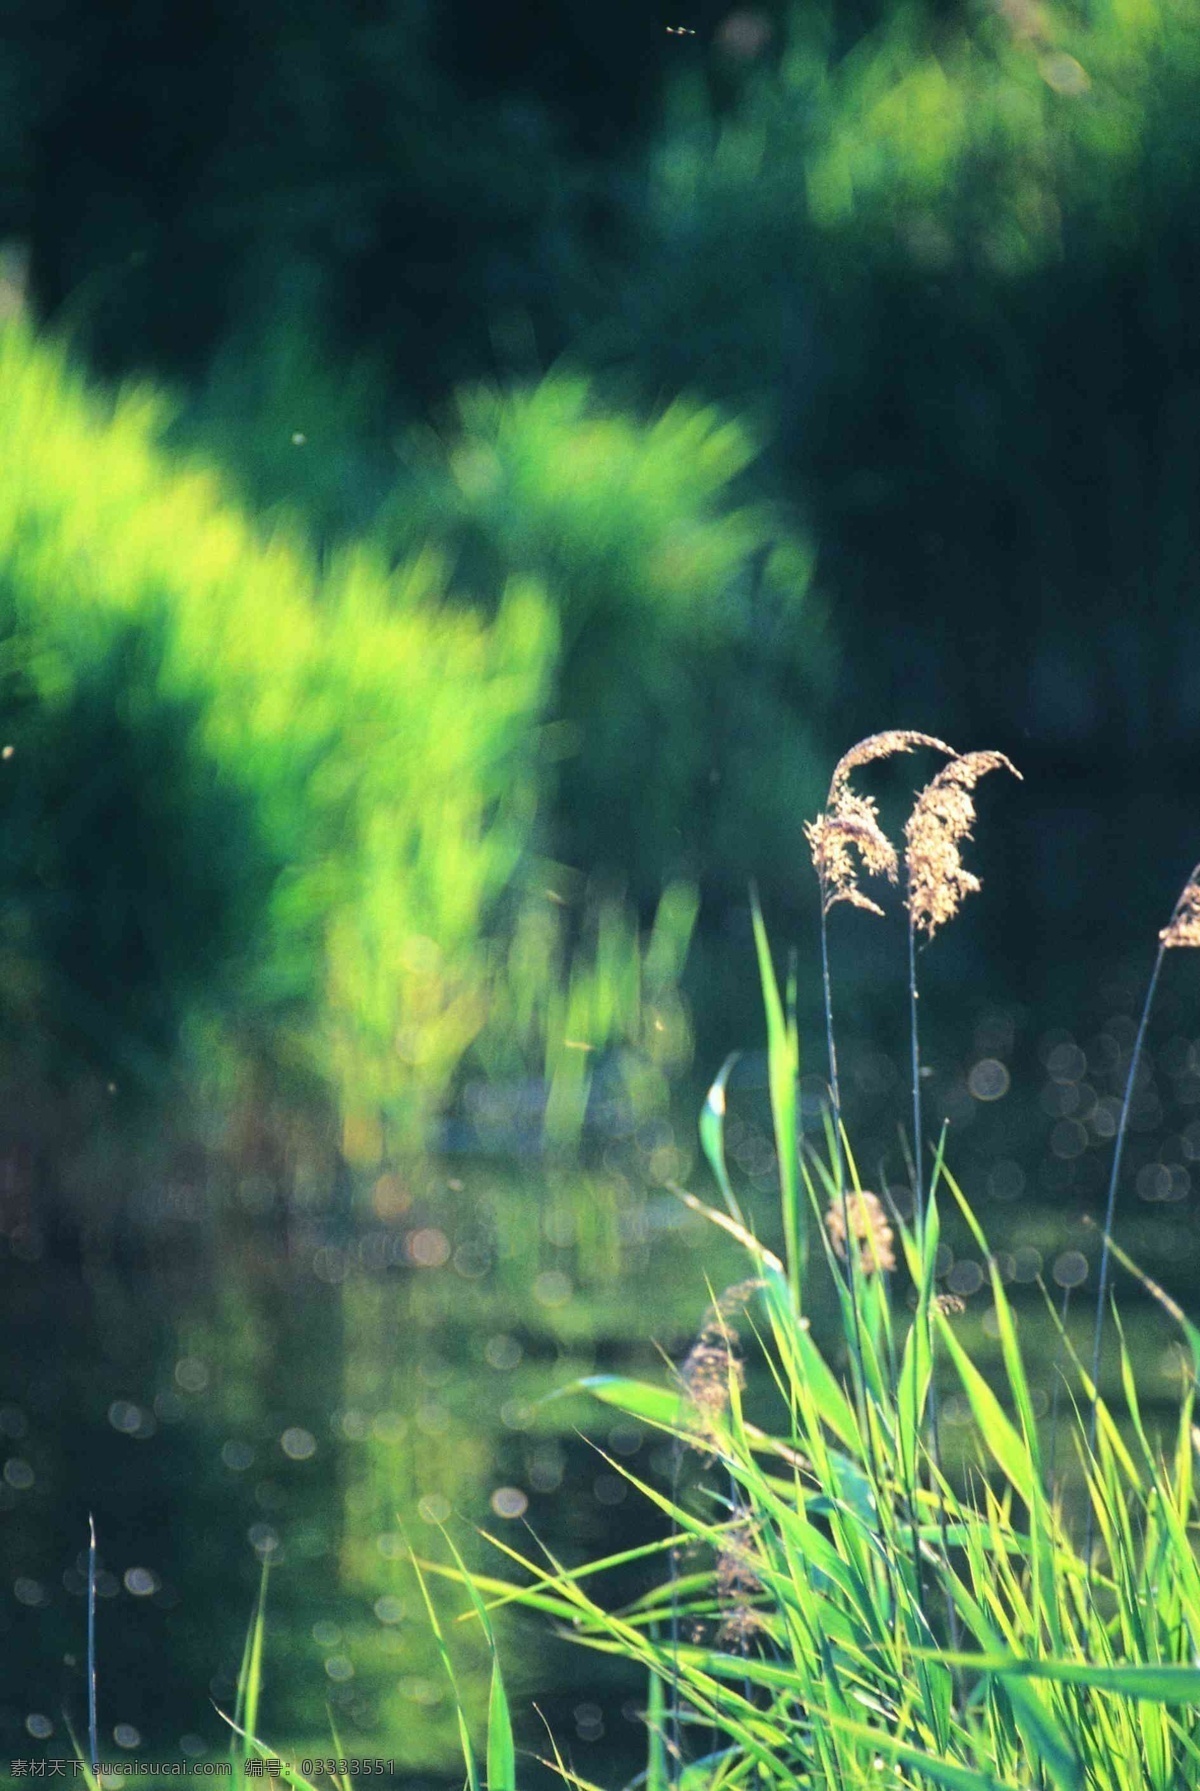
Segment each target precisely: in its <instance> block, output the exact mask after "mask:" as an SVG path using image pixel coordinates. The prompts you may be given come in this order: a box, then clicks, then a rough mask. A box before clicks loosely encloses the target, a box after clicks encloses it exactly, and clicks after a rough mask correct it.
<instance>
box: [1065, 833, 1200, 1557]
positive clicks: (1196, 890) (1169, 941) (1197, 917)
mask: <svg viewBox="0 0 1200 1791" xmlns="http://www.w3.org/2000/svg"><path fill="white" fill-rule="evenodd" d="M1198 945H1200V864H1197V865H1195V866H1193V868H1192V872H1191V875H1190V876H1189V877H1188V880H1187V882H1186V883H1185V884H1184V886H1183V889H1182V890H1181V891H1180V894H1179V899H1178V901H1177V902H1176V903H1175V906H1174V908H1173V909H1172V910H1171V918H1170V920H1169V921H1168V922H1167V924H1166V926H1165V927H1163V928H1162V930H1161V932H1160V933H1159V935H1158V951H1157V952H1156V953H1155V957H1154V968H1153V970H1152V971H1151V973H1150V981H1149V983H1148V984H1147V987H1146V999H1145V1001H1144V1002H1143V1003H1142V1017H1141V1019H1140V1020H1139V1022H1138V1029H1137V1034H1136V1036H1135V1038H1134V1041H1133V1050H1132V1052H1131V1053H1130V1057H1129V1072H1128V1074H1127V1076H1126V1078H1125V1093H1124V1097H1123V1099H1122V1101H1121V1117H1120V1119H1119V1121H1118V1122H1117V1135H1116V1138H1115V1140H1114V1142H1113V1157H1112V1168H1111V1170H1110V1172H1109V1177H1108V1198H1107V1200H1106V1202H1105V1207H1104V1238H1103V1242H1102V1244H1101V1247H1100V1274H1099V1278H1098V1285H1097V1288H1096V1322H1095V1325H1094V1326H1093V1329H1092V1389H1093V1392H1092V1402H1091V1405H1092V1415H1091V1420H1090V1423H1089V1428H1088V1445H1089V1448H1091V1449H1092V1450H1093V1451H1094V1450H1095V1447H1096V1426H1097V1412H1098V1407H1099V1389H1100V1353H1101V1347H1102V1342H1103V1336H1104V1318H1105V1312H1104V1302H1105V1297H1106V1295H1107V1293H1108V1264H1109V1257H1110V1255H1111V1251H1112V1242H1111V1240H1112V1230H1113V1222H1114V1220H1115V1217H1116V1210H1117V1189H1118V1186H1119V1185H1120V1180H1121V1162H1122V1158H1123V1156H1124V1153H1125V1135H1126V1133H1127V1132H1128V1130H1129V1115H1130V1111H1131V1110H1132V1107H1133V1091H1134V1088H1135V1087H1136V1086H1137V1077H1138V1070H1139V1069H1140V1067H1141V1062H1142V1052H1143V1049H1144V1047H1145V1043H1146V1033H1147V1031H1148V1029H1149V1026H1150V1013H1151V1010H1152V1008H1153V1006H1154V997H1155V994H1156V993H1157V990H1158V982H1159V977H1160V976H1161V975H1162V967H1163V962H1164V960H1165V958H1166V955H1167V952H1168V951H1170V950H1171V949H1172V948H1180V947H1184V948H1186V947H1191V946H1198ZM1093 1540H1094V1529H1093V1513H1092V1508H1091V1506H1090V1505H1089V1507H1088V1528H1087V1542H1086V1546H1085V1548H1084V1558H1085V1559H1086V1560H1087V1561H1088V1562H1089V1564H1090V1562H1091V1557H1092V1542H1093Z"/></svg>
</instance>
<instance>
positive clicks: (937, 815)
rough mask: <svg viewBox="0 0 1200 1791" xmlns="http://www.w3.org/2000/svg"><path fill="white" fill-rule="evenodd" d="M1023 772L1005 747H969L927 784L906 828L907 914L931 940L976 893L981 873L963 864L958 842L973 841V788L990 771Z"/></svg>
mask: <svg viewBox="0 0 1200 1791" xmlns="http://www.w3.org/2000/svg"><path fill="white" fill-rule="evenodd" d="M1001 770H1003V771H1011V772H1012V774H1013V776H1014V777H1016V778H1019V777H1020V776H1021V773H1020V772H1019V771H1018V770H1017V768H1016V766H1015V765H1014V764H1013V763H1012V761H1011V760H1010V759H1007V758H1006V757H1005V756H1004V754H1003V753H1002V752H968V753H964V754H963V755H962V757H961V758H955V759H951V761H950V763H949V764H948V765H946V766H944V767H943V768H942V770H941V771H939V772H938V774H937V776H936V777H935V778H934V779H933V781H932V783H929V784H926V786H925V788H924V789H923V790H922V791H921V794H920V795H919V796H918V797H917V801H916V805H915V807H914V808H913V811H912V814H911V815H910V816H909V817H908V821H907V823H906V825H905V828H904V837H905V840H906V842H907V845H908V852H907V870H908V913H909V919H910V921H911V923H912V925H913V927H914V928H915V929H916V930H917V931H918V932H922V933H924V934H926V936H927V937H928V938H930V939H932V938H933V935H934V934H935V933H936V932H937V930H938V928H939V927H940V926H944V925H945V923H946V922H947V921H948V920H953V919H954V916H955V915H956V914H957V913H958V911H959V909H960V908H961V907H962V904H963V900H964V898H965V897H966V896H968V895H974V894H975V893H976V892H977V891H978V889H979V887H980V883H979V878H978V877H976V876H973V875H972V874H971V872H970V871H968V870H967V869H966V868H965V866H964V865H963V861H962V854H961V852H960V851H959V847H960V845H961V844H962V842H963V840H969V839H970V838H971V837H972V835H971V826H972V823H973V822H974V820H975V804H974V802H973V800H972V797H971V792H972V790H973V789H974V788H975V785H976V784H977V783H978V782H979V780H980V778H981V777H985V776H986V775H987V773H988V772H989V771H1001Z"/></svg>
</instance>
